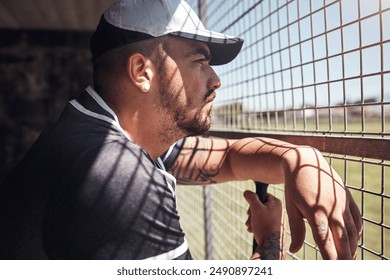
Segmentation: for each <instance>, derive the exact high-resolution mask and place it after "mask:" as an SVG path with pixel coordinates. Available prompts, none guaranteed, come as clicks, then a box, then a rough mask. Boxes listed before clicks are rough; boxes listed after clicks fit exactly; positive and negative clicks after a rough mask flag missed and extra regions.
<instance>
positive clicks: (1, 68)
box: [0, 30, 92, 181]
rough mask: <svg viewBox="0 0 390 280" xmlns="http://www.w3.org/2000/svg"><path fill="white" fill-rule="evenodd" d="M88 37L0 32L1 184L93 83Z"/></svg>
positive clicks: (74, 34)
mask: <svg viewBox="0 0 390 280" xmlns="http://www.w3.org/2000/svg"><path fill="white" fill-rule="evenodd" d="M89 37H90V33H88V32H68V31H67V32H61V31H16V30H0V181H1V180H2V179H4V177H5V175H6V174H7V173H8V172H9V170H10V169H11V168H12V167H13V166H14V165H15V164H16V163H17V162H18V161H19V160H20V158H21V157H22V156H23V155H24V154H25V152H26V151H27V150H28V148H29V147H30V146H31V144H32V143H33V142H34V140H35V139H36V138H37V136H38V135H39V134H40V132H41V131H42V130H43V129H44V128H45V127H47V126H50V125H51V124H53V123H54V122H55V121H56V119H57V118H58V116H59V114H60V113H61V111H62V110H63V108H64V107H65V105H66V103H67V102H68V101H69V100H70V99H73V98H75V97H76V96H77V95H79V94H80V92H81V91H82V90H83V89H84V88H85V87H86V86H87V85H88V84H90V83H91V78H92V65H91V62H90V53H89V48H88V45H89Z"/></svg>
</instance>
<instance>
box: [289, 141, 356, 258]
mask: <svg viewBox="0 0 390 280" xmlns="http://www.w3.org/2000/svg"><path fill="white" fill-rule="evenodd" d="M285 159H286V161H285V193H286V208H287V213H288V217H289V224H290V229H291V238H292V243H291V245H290V251H291V252H293V253H294V252H297V251H298V250H299V249H300V248H301V247H302V244H303V241H304V239H305V224H304V220H303V218H306V219H307V221H308V223H309V224H310V227H311V230H312V233H313V237H314V240H315V241H316V243H317V245H318V248H319V250H320V252H321V255H322V257H323V258H324V259H353V258H356V251H357V244H358V241H359V239H360V237H361V233H362V223H361V218H360V212H359V209H358V207H357V205H356V204H355V202H354V201H353V199H352V197H351V194H350V192H349V190H348V189H347V187H345V186H344V183H343V182H342V180H341V178H340V176H339V175H338V174H337V173H336V172H335V171H334V170H333V169H332V167H330V166H329V165H328V163H327V162H326V161H325V159H324V158H323V156H322V155H321V154H320V153H319V152H318V151H317V150H315V149H313V148H310V147H306V148H305V147H302V148H298V149H292V150H290V151H288V152H286V154H285Z"/></svg>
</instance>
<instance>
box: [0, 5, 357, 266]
mask: <svg viewBox="0 0 390 280" xmlns="http://www.w3.org/2000/svg"><path fill="white" fill-rule="evenodd" d="M242 43H243V42H242V40H240V39H238V38H235V37H230V36H226V35H223V34H219V33H215V32H211V31H208V30H206V29H205V28H204V27H203V25H202V24H201V22H200V20H199V18H198V17H197V16H196V14H195V12H194V11H193V10H192V9H191V8H190V7H189V6H188V4H187V3H185V2H184V1H179V0H161V1H155V0H144V1H139V0H138V1H137V0H123V1H116V2H115V3H113V4H112V5H111V6H110V7H109V8H108V10H107V11H106V12H105V13H104V15H103V16H102V17H101V20H100V23H99V25H98V27H97V30H96V32H95V33H94V35H93V36H92V38H91V52H92V56H93V63H94V86H93V88H92V87H88V88H87V89H86V92H85V93H83V94H82V95H81V96H80V98H78V99H77V100H72V101H71V102H70V104H69V105H68V106H67V108H66V109H65V110H64V112H63V114H62V115H61V117H60V119H59V121H58V122H57V123H56V125H55V126H54V127H52V128H51V129H49V130H47V131H45V132H43V133H42V135H41V136H40V137H39V139H38V140H37V142H36V143H35V144H34V145H33V147H32V148H31V150H30V151H29V153H28V154H27V155H26V157H25V158H24V159H23V161H22V162H21V163H20V164H19V166H18V167H17V168H16V170H15V171H14V172H13V173H12V174H11V175H10V176H9V178H8V180H7V181H6V182H5V183H4V184H3V186H2V189H1V194H0V200H1V201H0V207H1V208H0V218H1V220H2V224H3V225H4V230H3V229H2V230H1V233H0V242H1V243H0V247H1V250H0V251H1V253H0V254H2V257H3V258H57V259H190V258H191V255H190V252H189V250H188V245H187V242H186V241H185V238H184V233H183V232H182V230H181V228H180V223H179V216H178V214H177V211H176V201H175V185H176V180H178V181H179V182H180V183H183V184H204V183H206V182H208V183H213V182H224V181H229V180H247V179H252V180H256V181H262V182H267V183H285V193H286V207H287V211H288V215H289V221H290V228H291V232H292V244H291V246H290V250H291V251H292V252H295V251H297V250H298V249H299V248H300V247H301V246H302V243H303V240H304V236H305V227H304V222H303V218H306V219H307V220H308V222H309V224H310V226H311V228H312V231H313V235H314V238H315V240H316V242H317V244H318V246H319V248H320V251H321V254H322V256H323V257H324V258H326V259H351V258H353V257H354V255H355V253H356V249H357V241H358V239H359V237H360V232H361V222H360V215H359V211H358V208H357V206H356V204H355V203H354V202H353V200H352V198H351V195H350V193H349V192H348V190H347V189H346V188H345V186H344V185H343V183H342V180H341V179H340V177H339V176H338V175H337V174H336V173H335V172H334V171H333V169H332V168H331V167H330V166H329V165H328V164H327V162H326V161H325V160H324V158H323V157H322V156H321V154H320V153H319V152H318V151H317V150H315V149H313V148H311V147H300V146H296V145H293V144H290V143H285V142H282V141H277V140H274V139H265V138H248V139H241V140H229V139H210V138H201V137H189V136H195V135H201V134H204V133H205V132H207V131H208V129H209V127H210V112H211V107H212V101H213V100H214V98H215V96H216V90H217V89H218V88H219V87H220V86H221V81H220V80H219V77H218V76H217V75H216V73H215V72H214V70H213V69H212V67H211V65H218V64H224V63H228V62H229V61H231V60H232V59H234V57H235V56H236V55H237V54H238V52H239V51H240V49H241V46H242ZM168 171H169V172H168ZM172 174H173V175H174V176H173V175H172ZM246 198H247V200H248V202H249V203H250V206H251V209H250V213H251V217H250V222H249V225H248V227H249V230H251V231H253V232H254V234H255V237H256V239H257V241H258V242H260V243H263V241H264V240H265V239H267V238H269V236H271V235H272V234H273V233H274V231H275V230H276V229H275V230H274V228H272V229H269V228H268V227H262V226H261V223H259V222H258V221H259V219H262V217H259V216H261V215H262V214H264V213H266V211H265V210H264V211H263V210H262V208H261V204H259V203H257V202H256V201H255V202H254V200H253V196H252V195H250V194H249V195H248V194H246ZM266 205H267V204H266ZM268 206H269V205H268ZM269 209H271V212H272V209H279V208H278V207H272V206H269ZM264 219H266V217H264ZM270 224H272V222H271V223H270ZM273 224H275V223H273ZM277 225H278V226H279V225H280V223H279V221H277ZM267 230H268V231H267ZM269 231H271V232H269ZM262 232H266V234H262ZM227 246H229V244H227Z"/></svg>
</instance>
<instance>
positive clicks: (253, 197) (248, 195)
mask: <svg viewBox="0 0 390 280" xmlns="http://www.w3.org/2000/svg"><path fill="white" fill-rule="evenodd" d="M244 198H245V200H246V201H247V202H248V204H249V206H254V207H260V206H261V205H262V203H261V202H260V199H259V197H258V196H257V194H256V193H254V192H252V191H248V190H247V191H245V192H244Z"/></svg>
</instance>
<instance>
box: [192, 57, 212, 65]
mask: <svg viewBox="0 0 390 280" xmlns="http://www.w3.org/2000/svg"><path fill="white" fill-rule="evenodd" d="M195 62H196V63H200V64H205V63H208V62H209V60H208V59H207V58H205V57H204V58H200V59H197V60H195Z"/></svg>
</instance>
